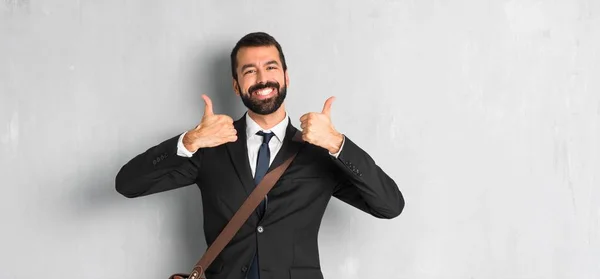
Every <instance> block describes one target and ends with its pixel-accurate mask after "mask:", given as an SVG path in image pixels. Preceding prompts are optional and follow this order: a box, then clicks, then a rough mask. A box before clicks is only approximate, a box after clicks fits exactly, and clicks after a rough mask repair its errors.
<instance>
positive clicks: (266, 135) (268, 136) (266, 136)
mask: <svg viewBox="0 0 600 279" xmlns="http://www.w3.org/2000/svg"><path fill="white" fill-rule="evenodd" d="M256 134H257V135H259V136H262V137H263V143H267V144H268V143H269V141H271V138H272V137H273V136H274V135H275V134H274V133H273V132H270V133H265V132H263V131H258V132H257V133H256Z"/></svg>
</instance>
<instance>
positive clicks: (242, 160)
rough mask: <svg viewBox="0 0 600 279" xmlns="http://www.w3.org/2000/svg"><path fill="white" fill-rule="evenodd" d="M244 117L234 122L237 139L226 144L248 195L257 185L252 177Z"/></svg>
mask: <svg viewBox="0 0 600 279" xmlns="http://www.w3.org/2000/svg"><path fill="white" fill-rule="evenodd" d="M244 117H245V115H244V116H242V118H240V119H238V120H237V121H235V122H234V123H233V126H234V127H235V129H236V130H237V136H238V139H237V141H235V142H232V143H230V144H227V145H226V146H227V150H228V151H229V158H230V159H231V163H232V164H233V166H234V167H235V171H236V172H237V175H238V176H239V177H240V180H241V181H242V184H243V185H244V191H246V195H250V193H252V191H253V190H254V187H255V185H254V178H253V177H252V170H251V169H250V164H249V162H248V145H247V143H246V121H245V119H244Z"/></svg>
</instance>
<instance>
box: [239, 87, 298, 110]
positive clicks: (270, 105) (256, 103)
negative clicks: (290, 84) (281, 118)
mask: <svg viewBox="0 0 600 279" xmlns="http://www.w3.org/2000/svg"><path fill="white" fill-rule="evenodd" d="M238 85H239V83H238ZM265 88H273V89H274V90H277V94H276V95H275V96H273V97H271V98H269V99H265V100H259V99H257V98H256V95H254V92H256V91H257V90H261V89H265ZM286 95H287V84H285V81H284V84H283V86H280V85H279V83H278V82H276V81H269V82H267V83H258V84H255V85H252V86H250V88H248V92H246V93H242V94H240V97H241V98H242V102H243V103H244V105H245V106H246V108H248V109H249V110H250V111H252V112H254V113H256V114H261V115H267V114H271V113H273V112H275V111H277V110H278V109H279V108H280V107H281V104H283V101H284V100H285V96H286Z"/></svg>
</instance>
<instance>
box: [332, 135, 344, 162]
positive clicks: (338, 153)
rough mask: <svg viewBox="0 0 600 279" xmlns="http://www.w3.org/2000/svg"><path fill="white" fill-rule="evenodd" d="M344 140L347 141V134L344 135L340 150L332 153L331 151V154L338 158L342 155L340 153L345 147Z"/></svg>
mask: <svg viewBox="0 0 600 279" xmlns="http://www.w3.org/2000/svg"><path fill="white" fill-rule="evenodd" d="M344 142H346V136H344V138H343V139H342V146H340V150H338V152H337V153H335V154H332V153H331V152H329V155H331V156H333V157H335V158H336V159H337V158H338V156H340V153H342V149H343V148H344Z"/></svg>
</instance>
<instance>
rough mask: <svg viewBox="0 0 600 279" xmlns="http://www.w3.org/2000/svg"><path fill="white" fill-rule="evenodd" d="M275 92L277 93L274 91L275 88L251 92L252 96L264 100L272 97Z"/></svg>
mask: <svg viewBox="0 0 600 279" xmlns="http://www.w3.org/2000/svg"><path fill="white" fill-rule="evenodd" d="M276 92H277V90H275V88H273V87H267V88H263V89H260V90H256V91H254V92H252V95H254V96H256V97H258V98H259V99H266V98H269V97H271V96H273V95H274V94H275V93H276Z"/></svg>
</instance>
